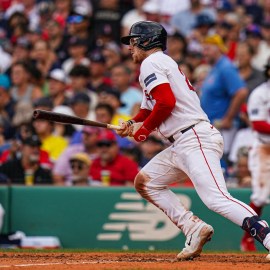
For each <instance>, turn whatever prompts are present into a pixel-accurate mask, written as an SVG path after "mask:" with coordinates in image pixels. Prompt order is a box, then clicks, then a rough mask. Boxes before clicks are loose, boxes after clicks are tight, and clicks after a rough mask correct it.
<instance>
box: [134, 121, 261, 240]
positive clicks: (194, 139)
mask: <svg viewBox="0 0 270 270" xmlns="http://www.w3.org/2000/svg"><path fill="white" fill-rule="evenodd" d="M174 137H175V142H174V143H173V144H172V145H171V146H170V147H168V148H167V149H165V150H164V151H162V152H161V153H159V154H158V155H156V156H155V157H154V158H153V159H152V160H150V161H149V163H147V164H146V166H145V167H143V168H142V170H141V172H140V173H139V174H138V175H137V177H136V179H135V188H136V190H137V191H138V192H139V193H140V194H141V196H142V197H144V198H145V199H147V200H148V201H150V202H151V203H153V204H154V205H156V206H157V207H159V208H160V209H161V210H163V212H164V213H165V214H166V215H167V216H168V217H169V218H170V219H171V220H172V222H174V223H175V224H176V226H178V227H179V228H180V229H181V230H182V231H183V233H184V234H185V235H186V236H187V235H189V234H190V233H192V232H193V231H194V230H196V228H197V226H198V224H197V223H196V222H193V221H194V218H193V217H194V216H193V213H192V212H191V211H187V210H186V209H185V208H184V207H183V205H182V204H181V202H179V200H178V198H177V196H176V195H175V194H174V193H173V192H172V191H171V190H170V189H169V185H170V184H172V183H175V182H179V181H182V180H184V179H186V178H187V177H189V178H190V179H191V181H192V182H193V184H194V187H195V189H196V191H197V193H198V195H199V196H200V198H201V200H202V201H203V202H204V204H205V205H206V206H207V207H208V208H209V209H211V210H213V211H215V212H216V213H218V214H221V215H222V216H224V217H226V218H228V219H229V220H231V221H232V222H234V223H236V224H237V225H239V226H242V223H243V220H244V218H246V217H251V216H254V215H256V213H255V212H254V210H253V209H252V208H250V207H249V206H248V205H246V204H245V203H243V202H241V201H239V200H237V199H235V198H233V197H232V196H231V195H230V193H229V192H228V190H227V187H226V183H225V179H224V177H223V173H222V169H221V166H220V158H221V156H222V154H223V138H222V136H221V134H220V132H219V131H218V130H217V129H216V128H215V127H213V126H212V125H211V124H210V123H208V122H206V121H202V122H199V123H198V124H196V125H195V127H193V128H192V129H190V130H188V131H187V132H185V133H184V134H182V133H181V132H178V133H177V134H175V135H174Z"/></svg>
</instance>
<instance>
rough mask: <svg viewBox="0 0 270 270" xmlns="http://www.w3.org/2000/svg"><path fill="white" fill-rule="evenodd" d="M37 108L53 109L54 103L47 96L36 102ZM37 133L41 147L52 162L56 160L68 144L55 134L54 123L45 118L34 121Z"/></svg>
mask: <svg viewBox="0 0 270 270" xmlns="http://www.w3.org/2000/svg"><path fill="white" fill-rule="evenodd" d="M34 107H35V109H41V110H52V103H51V102H49V101H48V99H47V98H40V99H38V100H37V101H36V102H35V103H34ZM33 126H34V129H35V132H36V134H37V135H38V137H39V139H40V140H41V142H42V145H41V149H42V150H45V151H47V152H48V153H49V157H50V159H51V161H52V162H55V161H56V160H57V159H58V157H59V156H60V155H61V153H62V152H63V151H64V150H65V148H66V147H67V145H68V141H67V140H66V139H64V138H63V137H60V136H57V135H54V134H53V131H54V123H53V122H50V121H48V120H44V119H36V120H35V121H34V122H33Z"/></svg>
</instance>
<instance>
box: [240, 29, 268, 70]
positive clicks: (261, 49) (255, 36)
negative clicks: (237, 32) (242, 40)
mask: <svg viewBox="0 0 270 270" xmlns="http://www.w3.org/2000/svg"><path fill="white" fill-rule="evenodd" d="M245 33H246V41H247V43H248V44H249V45H250V46H251V47H252V48H253V50H254V52H255V53H254V56H253V57H252V60H251V63H252V66H253V67H254V68H257V69H258V70H261V71H262V70H263V67H264V65H265V63H266V59H267V58H268V57H269V56H270V48H269V46H268V45H267V43H266V42H265V41H264V40H263V39H262V34H261V30H260V27H259V26H258V25H255V24H251V25H248V26H247V27H246V29H245Z"/></svg>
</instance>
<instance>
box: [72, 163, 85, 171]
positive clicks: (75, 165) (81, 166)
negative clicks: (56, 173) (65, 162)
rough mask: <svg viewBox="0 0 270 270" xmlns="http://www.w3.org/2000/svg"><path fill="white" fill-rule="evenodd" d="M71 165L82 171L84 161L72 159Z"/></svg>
mask: <svg viewBox="0 0 270 270" xmlns="http://www.w3.org/2000/svg"><path fill="white" fill-rule="evenodd" d="M70 166H71V169H72V170H75V169H78V170H79V171H81V170H82V169H83V167H84V163H83V162H80V161H71V162H70Z"/></svg>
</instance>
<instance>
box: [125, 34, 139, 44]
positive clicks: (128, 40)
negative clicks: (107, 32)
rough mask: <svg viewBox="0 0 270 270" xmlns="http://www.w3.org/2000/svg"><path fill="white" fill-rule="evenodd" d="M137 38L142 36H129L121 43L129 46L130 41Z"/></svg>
mask: <svg viewBox="0 0 270 270" xmlns="http://www.w3.org/2000/svg"><path fill="white" fill-rule="evenodd" d="M136 37H140V35H129V36H125V37H121V42H122V43H123V44H125V45H129V44H130V40H131V39H132V38H136Z"/></svg>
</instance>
